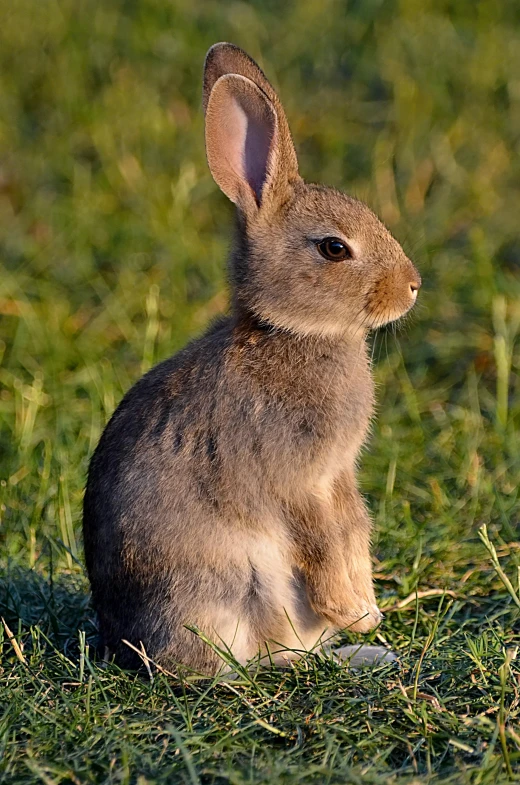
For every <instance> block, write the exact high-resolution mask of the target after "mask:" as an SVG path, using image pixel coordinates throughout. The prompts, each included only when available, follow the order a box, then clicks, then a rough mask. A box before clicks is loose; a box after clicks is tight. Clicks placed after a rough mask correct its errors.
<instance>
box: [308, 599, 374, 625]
mask: <svg viewBox="0 0 520 785" xmlns="http://www.w3.org/2000/svg"><path fill="white" fill-rule="evenodd" d="M314 609H315V611H316V612H317V613H319V614H320V616H323V617H324V618H325V619H326V620H327V621H328V622H329V623H330V624H331V625H332V626H333V627H337V628H339V629H345V628H348V629H349V630H352V631H353V632H370V630H373V629H374V627H377V625H378V624H379V623H380V622H381V620H382V618H383V614H382V613H381V611H380V610H379V608H378V607H377V605H375V603H369V602H365V603H364V602H359V604H356V605H355V606H350V607H348V606H345V605H343V606H342V605H338V606H336V605H333V604H330V603H320V604H316V603H314Z"/></svg>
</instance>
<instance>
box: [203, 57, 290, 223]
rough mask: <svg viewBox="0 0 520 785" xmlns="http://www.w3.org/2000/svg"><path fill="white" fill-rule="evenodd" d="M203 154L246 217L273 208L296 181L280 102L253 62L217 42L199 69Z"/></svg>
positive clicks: (213, 172)
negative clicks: (202, 80) (200, 75)
mask: <svg viewBox="0 0 520 785" xmlns="http://www.w3.org/2000/svg"><path fill="white" fill-rule="evenodd" d="M204 108H205V112H206V153H207V158H208V164H209V168H210V170H211V173H212V175H213V177H214V179H215V181H216V183H217V184H218V185H219V187H220V188H221V189H222V191H223V192H224V193H225V194H226V195H227V196H228V197H229V198H230V199H231V201H232V202H234V203H235V204H236V205H237V206H238V207H239V208H240V209H241V210H242V212H243V213H245V215H246V216H248V217H252V216H253V215H254V214H255V213H257V212H258V210H268V209H275V208H276V207H277V206H278V205H280V204H281V203H283V202H284V201H285V200H286V199H287V198H288V196H289V192H290V189H291V183H293V182H294V181H295V180H298V179H299V175H298V163H297V160H296V153H295V151H294V147H293V144H292V140H291V135H290V132H289V128H288V125H287V120H286V119H285V114H284V112H283V109H282V106H281V104H280V102H279V100H278V98H277V96H276V93H275V92H274V90H273V88H272V87H271V85H270V84H269V82H268V81H267V79H266V78H265V76H264V75H263V73H262V71H261V70H260V69H259V68H258V66H257V65H256V63H255V62H254V61H253V60H251V58H249V57H248V55H246V53H245V52H243V51H242V50H241V49H238V47H234V46H232V45H231V44H217V45H216V46H214V47H212V48H211V49H210V51H209V52H208V56H207V58H206V65H205V71H204Z"/></svg>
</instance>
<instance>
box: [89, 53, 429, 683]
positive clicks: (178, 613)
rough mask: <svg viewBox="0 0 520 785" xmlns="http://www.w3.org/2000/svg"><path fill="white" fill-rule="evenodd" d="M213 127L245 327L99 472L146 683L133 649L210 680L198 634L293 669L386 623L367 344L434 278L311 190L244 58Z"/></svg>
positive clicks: (156, 399)
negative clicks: (374, 507) (365, 493)
mask: <svg viewBox="0 0 520 785" xmlns="http://www.w3.org/2000/svg"><path fill="white" fill-rule="evenodd" d="M204 109H205V113H206V150H207V157H208V162H209V167H210V169H211V172H212V174H213V177H214V179H215V181H216V182H217V184H218V185H219V186H220V188H221V189H222V191H224V193H225V194H226V195H227V196H228V197H229V198H230V199H231V201H232V202H234V203H235V204H236V206H237V218H238V221H237V233H236V241H235V244H234V249H233V251H232V253H231V258H230V280H231V286H232V308H231V313H230V315H229V316H225V317H223V318H221V319H219V320H218V321H217V322H215V323H214V324H213V325H212V326H211V327H210V328H209V329H208V331H207V333H206V334H205V335H204V336H203V337H202V338H199V339H198V340H196V341H194V342H193V343H191V344H189V345H188V346H187V347H186V348H185V349H183V350H182V351H181V352H179V353H178V354H177V355H176V356H175V357H172V358H170V359H169V360H166V361H165V362H163V363H161V364H160V365H158V366H157V367H156V368H154V369H153V370H152V371H150V373H148V374H147V375H146V376H145V377H144V378H142V379H141V380H140V381H139V382H138V383H137V384H136V385H135V386H134V387H133V388H132V389H131V390H130V392H129V393H128V394H127V395H126V396H125V398H124V399H123V401H122V403H121V404H120V406H119V407H118V409H117V411H116V412H115V414H114V416H113V417H112V419H111V420H110V422H109V424H108V426H107V428H106V430H105V432H104V434H103V436H102V438H101V441H100V443H99V446H98V448H97V450H96V452H95V454H94V457H93V459H92V462H91V465H90V471H89V477H88V484H87V489H86V494H85V504H84V538H85V554H86V561H87V567H88V573H89V576H90V581H91V583H92V591H93V597H94V603H95V606H96V609H97V611H98V614H99V622H100V633H101V638H102V641H103V644H104V645H105V646H106V647H107V648H108V650H109V651H111V652H112V653H113V654H114V655H115V657H116V660H117V661H118V662H119V663H120V664H121V665H123V666H133V665H135V664H138V661H139V658H138V657H137V655H135V653H134V652H133V651H132V649H131V648H130V647H128V646H127V645H126V644H125V643H124V642H123V641H125V640H126V641H129V642H130V643H131V644H133V645H134V646H136V647H138V648H139V647H141V645H142V646H144V649H145V651H146V653H147V655H148V656H149V657H150V658H152V660H154V661H155V662H157V663H159V664H160V665H162V666H164V667H168V668H172V667H175V665H176V664H179V663H180V664H182V665H184V666H187V667H189V668H191V669H193V670H195V671H196V672H198V673H202V674H208V675H210V674H215V673H217V672H218V671H219V670H220V669H221V668H222V665H223V661H222V659H221V658H220V657H219V656H218V654H217V653H215V651H214V650H213V648H212V647H211V646H210V645H208V644H207V643H205V642H204V641H203V640H202V638H201V637H199V636H198V635H196V634H194V632H192V631H190V630H189V629H188V628H187V625H188V626H194V627H197V628H199V629H200V630H201V631H202V633H203V634H204V636H205V637H207V638H209V639H210V640H212V641H213V642H214V643H215V644H216V645H217V646H219V647H220V648H224V649H226V648H227V649H228V650H230V651H231V653H232V655H233V656H234V657H235V658H236V660H237V661H239V662H240V663H246V662H247V661H248V660H250V659H251V658H254V657H255V656H256V655H258V654H260V655H267V654H269V656H270V657H271V658H272V660H274V662H279V663H283V662H284V661H286V660H287V659H291V658H294V657H297V656H298V654H299V653H300V654H301V653H302V652H304V651H306V650H311V649H313V647H315V646H316V645H317V644H318V643H319V642H320V641H321V640H322V639H323V636H325V637H330V636H331V635H332V634H334V633H335V632H336V631H338V630H340V629H343V628H345V627H348V628H349V629H350V630H356V631H359V632H367V631H368V630H371V629H372V628H373V627H374V626H376V625H377V624H379V622H380V619H381V614H380V612H379V610H378V608H377V605H376V600H375V596H374V591H373V587H372V574H371V561H370V531H371V522H370V517H369V515H368V513H367V510H366V507H365V503H364V501H363V498H362V496H361V495H360V493H359V491H358V489H357V484H356V462H357V459H358V455H359V451H360V448H361V446H362V445H363V442H364V441H365V437H366V433H367V429H368V426H369V423H370V419H371V417H372V411H373V402H374V390H373V383H372V379H371V373H370V362H369V359H368V356H367V347H366V337H367V332H368V331H369V330H370V329H372V328H377V327H380V326H381V325H384V324H386V323H388V322H390V321H392V320H395V319H398V318H399V317H400V316H402V315H403V314H404V313H406V312H407V311H408V310H409V309H410V308H411V307H412V306H413V304H414V302H415V299H416V295H417V290H418V288H419V286H420V276H419V274H418V272H417V270H416V269H415V267H414V266H413V265H412V263H411V262H410V261H409V259H408V258H407V257H406V256H405V254H404V252H403V250H402V249H401V247H400V245H399V244H398V243H397V242H396V240H394V238H393V237H392V236H391V234H390V233H389V232H388V231H387V229H386V228H385V227H384V226H383V224H382V223H381V222H380V221H379V220H378V219H377V218H376V216H375V215H374V214H373V213H372V212H371V211H370V210H369V208H368V207H366V206H365V205H364V204H363V203H361V202H359V201H357V200H356V199H353V198H351V197H349V196H346V195H344V194H342V193H340V192H338V191H336V190H333V189H331V188H325V187H323V186H318V185H308V184H306V183H304V182H303V180H302V179H301V177H300V175H299V174H298V164H297V160H296V154H295V151H294V147H293V143H292V140H291V135H290V132H289V128H288V125H287V121H286V118H285V114H284V111H283V109H282V106H281V104H280V101H279V99H278V97H277V96H276V94H275V92H274V90H273V88H272V87H271V85H270V84H269V82H268V81H267V79H266V78H265V76H264V74H263V73H262V71H261V70H260V68H259V67H258V66H257V65H256V63H255V62H254V61H253V60H251V59H250V58H249V57H248V55H247V54H245V52H243V51H242V50H241V49H239V48H237V47H236V46H233V45H232V44H226V43H223V44H216V45H215V46H213V47H212V48H211V49H210V50H209V52H208V55H207V57H206V63H205V69H204ZM354 648H355V647H345V649H343V650H342V651H341V652H340V653H342V654H343V656H350V655H351V654H352V653H353V651H354ZM382 652H383V653H385V650H384V649H383V650H382V649H381V648H380V647H363V648H362V649H361V650H360V651H359V652H358V654H357V660H356V662H360V661H374V660H375V659H377V658H378V657H381V656H382ZM390 656H392V655H390Z"/></svg>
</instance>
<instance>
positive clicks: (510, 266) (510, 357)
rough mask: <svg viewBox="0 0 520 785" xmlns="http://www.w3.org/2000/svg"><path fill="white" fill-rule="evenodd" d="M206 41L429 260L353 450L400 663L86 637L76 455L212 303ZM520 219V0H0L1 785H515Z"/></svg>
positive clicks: (227, 211) (219, 268)
mask: <svg viewBox="0 0 520 785" xmlns="http://www.w3.org/2000/svg"><path fill="white" fill-rule="evenodd" d="M218 40H231V41H233V42H235V43H238V44H239V45H241V46H243V47H244V48H245V49H247V50H248V51H250V52H251V54H252V55H253V56H255V57H256V58H258V60H259V61H260V62H261V64H263V65H264V67H265V69H266V70H267V73H268V74H269V75H270V76H271V77H272V78H273V81H274V82H275V84H276V85H277V86H278V87H279V89H280V93H281V95H282V98H283V101H284V104H285V106H286V109H287V113H288V116H289V121H290V123H291V126H292V130H293V134H294V136H295V141H296V146H297V149H298V152H299V156H300V162H301V169H302V173H303V174H304V176H306V178H307V179H310V180H314V181H323V182H327V183H329V184H332V185H336V186H339V187H341V188H343V189H345V190H347V191H349V192H350V193H353V194H355V195H357V196H359V197H361V198H363V199H365V200H366V201H367V202H368V203H369V204H370V205H371V206H372V207H373V208H374V209H375V210H376V211H377V212H378V213H379V214H380V215H381V216H382V218H383V219H384V220H385V221H386V223H387V224H388V225H389V227H390V228H391V230H392V231H393V232H394V234H395V235H396V236H397V237H398V239H399V240H400V241H401V242H402V243H403V245H404V247H405V249H406V250H407V252H408V253H409V255H410V256H411V257H412V258H413V259H414V260H415V262H416V263H417V265H418V266H419V268H420V270H421V272H422V275H423V279H424V286H423V290H422V291H421V296H420V304H419V305H418V307H417V309H416V311H415V313H414V315H413V317H412V319H411V320H410V321H409V322H408V323H407V324H406V325H405V326H404V328H403V329H401V330H399V331H398V332H397V335H396V334H395V333H394V332H393V331H392V330H390V331H387V332H383V333H380V334H378V335H376V336H375V337H374V339H373V343H374V360H375V365H376V368H375V372H376V376H377V381H378V398H379V412H378V418H377V422H376V423H375V424H374V431H373V437H372V439H371V443H370V446H369V449H368V450H367V451H366V453H365V455H364V459H363V467H362V482H363V488H364V492H365V493H366V495H367V497H368V499H369V502H370V506H371V509H372V511H373V515H374V518H375V521H376V531H377V533H376V541H375V543H374V559H375V569H376V576H377V592H378V596H379V598H380V604H381V607H382V608H383V609H386V618H385V621H384V623H383V625H382V627H381V628H380V629H379V630H378V631H377V632H376V633H374V634H372V635H371V636H368V640H376V641H377V640H380V641H381V640H384V641H386V642H387V643H388V644H389V645H390V646H391V647H392V648H393V649H394V650H395V651H397V652H398V654H399V656H400V667H399V668H397V667H395V666H393V665H387V666H384V667H380V668H379V669H376V670H374V671H371V672H367V673H359V672H358V673H353V672H349V671H348V670H346V669H345V668H342V667H339V666H337V665H336V664H334V663H333V662H331V661H328V660H326V659H323V658H322V659H320V658H319V657H309V658H307V659H306V660H305V661H303V662H301V663H300V664H298V665H297V666H296V667H295V668H294V669H293V670H291V671H288V672H281V671H272V672H264V673H261V674H259V675H255V676H248V675H247V674H246V673H244V674H241V675H240V677H239V678H238V679H237V680H236V681H235V682H233V683H211V684H208V683H199V684H190V685H187V684H182V683H179V681H177V680H175V679H172V678H169V677H168V676H166V675H161V674H159V675H157V676H156V677H155V679H154V681H153V683H152V682H149V681H147V680H145V679H142V678H139V677H136V676H134V675H131V674H126V673H122V672H120V671H119V670H118V669H117V668H115V667H114V666H109V667H102V666H101V665H100V664H99V663H96V661H95V660H94V658H93V657H92V656H91V655H90V654H89V652H91V651H92V647H93V643H94V640H95V635H96V631H95V618H94V615H93V612H92V608H91V606H90V604H89V594H88V585H87V581H86V577H85V572H84V569H83V566H82V545H81V537H80V524H81V499H82V492H83V486H84V482H85V476H86V469H87V464H88V459H89V456H90V454H91V453H92V450H93V448H94V446H95V444H96V442H97V439H98V437H99V435H100V432H101V429H102V428H103V425H104V423H105V422H106V421H107V418H108V417H109V416H110V414H111V412H112V411H113V409H114V407H115V406H116V404H117V402H118V401H119V400H120V398H121V397H122V395H123V393H124V392H125V391H126V390H127V389H128V387H129V386H130V385H131V384H132V383H133V382H134V381H135V380H136V379H137V378H138V377H139V376H140V374H141V373H142V372H143V371H145V370H146V369H148V368H149V367H150V366H151V365H152V364H153V363H154V362H156V361H157V360H159V359H162V358H164V357H166V356H167V355H169V354H171V353H173V352H174V351H175V350H177V349H178V348H179V347H180V346H182V345H183V344H184V343H185V341H186V340H187V339H188V338H189V337H190V336H193V335H196V334H198V333H200V332H201V330H202V329H203V328H204V326H205V324H206V323H207V322H208V320H210V319H211V318H212V317H213V316H214V315H215V314H217V313H219V312H221V311H222V310H224V309H225V308H226V301H227V294H226V289H225V281H224V268H225V256H226V250H227V247H228V242H229V236H230V230H231V223H232V211H231V207H230V206H229V204H228V203H227V201H226V199H225V198H224V197H223V196H222V195H221V194H220V193H219V192H218V189H217V188H216V186H215V185H214V184H213V181H212V180H211V177H210V175H209V172H208V170H207V167H206V164H205V159H204V149H203V124H202V113H201V108H200V81H201V68H202V62H203V57H204V54H205V51H206V49H207V47H208V46H209V45H210V44H212V43H213V42H215V41H218ZM519 216H520V6H519V5H518V4H517V3H515V2H513V0H509V2H508V0H504V2H502V3H497V2H492V1H491V0H481V2H479V3H474V2H469V0H458V2H457V3H454V2H449V1H448V0H437V2H433V0H401V1H400V2H397V0H395V1H394V0H387V1H386V2H383V0H363V1H362V0H357V1H354V0H353V2H351V3H345V2H341V1H340V0H320V1H319V2H318V0H298V1H297V2H296V1H295V0H291V1H290V2H287V3H279V2H274V0H255V1H254V2H249V3H246V2H218V3H217V2H215V0H204V1H203V0H191V1H190V2H188V0H139V2H137V0H103V2H95V0H0V358H1V360H0V362H1V364H0V479H1V482H0V543H1V545H0V547H1V550H0V568H1V571H0V615H1V616H3V618H4V620H5V626H4V627H3V628H0V636H1V635H3V638H2V642H1V643H0V783H9V784H10V783H44V785H58V783H67V784H68V783H73V784H74V785H80V784H82V783H103V784H104V783H132V784H134V783H135V785H152V783H189V784H190V785H196V784H198V783H200V784H201V785H202V784H203V783H204V784H206V783H207V784H209V783H215V785H217V784H218V785H221V784H223V783H230V784H231V785H245V783H251V784H253V783H254V784H255V785H261V784H264V783H265V784H266V785H267V783H283V784H284V785H293V784H295V783H316V784H317V785H318V784H319V785H321V783H337V784H338V785H340V784H343V783H369V784H374V785H375V784H376V783H381V785H382V784H383V783H384V784H385V785H386V783H394V782H409V783H412V782H413V783H421V785H424V784H425V783H433V782H445V783H461V784H467V785H469V784H471V785H487V784H488V783H489V784H492V785H500V783H505V782H508V781H515V777H516V781H517V782H518V781H520V727H519V724H518V720H519V717H520V665H519V659H518V658H517V659H516V660H515V659H514V657H515V653H516V647H517V645H518V644H519V643H520V600H519V599H518V598H519V593H520V592H519V587H518V582H519V574H520V572H519V565H520V531H519V519H520V512H519V510H520V508H519V500H518V485H519V480H520V440H519V436H518V424H519V415H520V396H519V393H520V342H519V341H518V340H517V338H518V333H519V332H520V236H519ZM483 524H486V525H487V532H488V535H489V539H490V543H491V544H490V545H488V546H487V547H486V545H485V543H484V542H483V541H482V539H481V538H480V537H479V534H478V532H479V528H480V527H481V526H482V525H483ZM493 547H494V548H495V549H496V554H497V556H496V557H495V556H494V555H493V553H492V548H493ZM495 558H496V559H498V562H499V565H500V566H499V569H500V570H502V571H503V572H502V577H500V575H499V574H497V571H496V570H495V567H494V562H493V560H494V559H495ZM508 581H509V583H508ZM9 631H10V632H9ZM351 640H358V639H356V638H354V637H353V636H352V638H351Z"/></svg>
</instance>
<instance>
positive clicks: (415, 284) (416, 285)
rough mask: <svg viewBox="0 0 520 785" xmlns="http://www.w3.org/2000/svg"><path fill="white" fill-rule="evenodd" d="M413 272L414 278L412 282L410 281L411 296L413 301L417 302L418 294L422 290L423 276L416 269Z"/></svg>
mask: <svg viewBox="0 0 520 785" xmlns="http://www.w3.org/2000/svg"><path fill="white" fill-rule="evenodd" d="M411 272H412V276H413V278H412V280H411V281H410V280H409V283H408V286H409V287H410V295H411V297H412V300H416V299H417V292H418V291H419V289H420V288H421V283H422V281H421V276H420V275H419V273H418V272H417V270H415V269H414V270H412V271H411ZM412 276H410V277H412Z"/></svg>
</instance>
